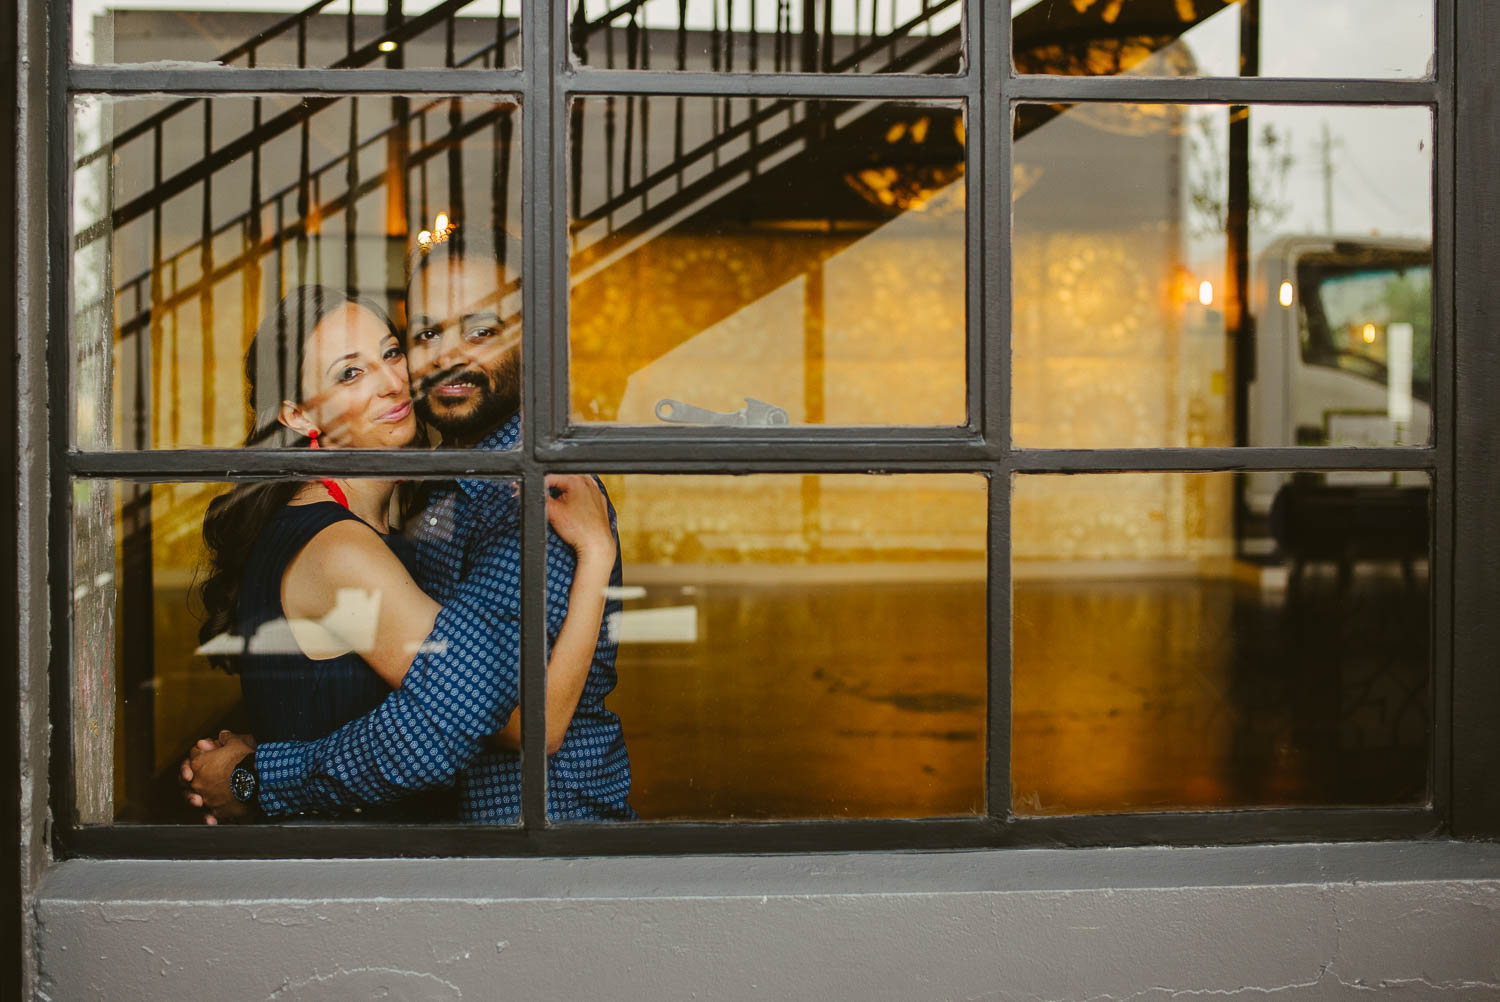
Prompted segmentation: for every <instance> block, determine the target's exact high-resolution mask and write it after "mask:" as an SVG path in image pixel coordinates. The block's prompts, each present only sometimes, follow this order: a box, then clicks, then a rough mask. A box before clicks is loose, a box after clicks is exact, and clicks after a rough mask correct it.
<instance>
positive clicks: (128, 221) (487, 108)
mask: <svg viewBox="0 0 1500 1002" xmlns="http://www.w3.org/2000/svg"><path fill="white" fill-rule="evenodd" d="M75 110H76V116H77V131H78V135H79V140H78V143H77V147H78V149H79V150H80V151H82V152H81V153H80V155H79V158H78V161H77V164H78V166H77V170H76V173H75V175H74V192H75V200H74V230H75V238H74V244H75V250H74V295H73V302H74V311H75V314H74V324H73V329H74V340H73V344H74V358H75V366H76V369H75V375H76V377H77V378H76V379H75V380H74V394H75V398H74V409H73V412H74V419H75V430H74V436H75V441H76V443H77V445H78V446H79V447H80V448H84V449H110V448H114V449H150V448H184V447H196V446H222V447H232V446H237V445H241V444H244V443H246V442H247V440H249V441H250V444H257V445H301V444H305V443H306V441H307V438H306V431H307V427H312V426H315V425H317V424H319V423H320V422H321V423H323V424H324V427H323V430H324V431H325V432H326V431H331V432H332V433H333V434H332V435H331V436H329V437H325V438H324V439H323V440H322V444H323V445H340V444H344V445H348V444H354V443H349V442H343V441H341V440H340V434H339V427H340V426H341V425H342V424H343V423H344V417H345V416H346V415H348V414H349V413H351V412H352V409H357V408H358V407H364V406H369V407H376V406H378V404H379V400H376V401H374V402H373V403H370V402H368V401H367V402H366V404H356V403H355V402H354V401H353V400H352V396H362V395H366V390H367V389H368V382H366V383H361V384H360V385H359V386H358V387H355V389H356V390H357V391H358V392H356V393H354V394H352V395H351V394H350V393H349V392H346V383H347V382H348V380H347V379H345V378H344V375H343V374H342V373H341V372H340V371H338V370H336V369H334V368H331V367H329V366H327V365H322V364H320V365H318V366H316V367H314V366H313V364H312V363H313V362H320V363H321V362H328V361H331V360H332V359H333V358H335V357H339V356H341V355H343V354H345V353H346V350H347V352H352V353H353V355H352V356H351V360H352V361H353V362H355V363H357V368H358V370H359V372H360V373H361V374H364V373H377V374H378V372H380V371H381V370H382V367H390V366H394V365H396V364H397V363H395V362H393V361H392V360H391V359H389V358H386V357H384V356H385V355H386V349H387V347H388V346H386V345H383V344H381V343H379V341H380V340H381V339H380V338H379V337H378V336H377V337H376V342H375V343H372V344H368V345H367V344H354V343H352V342H350V343H348V344H344V342H347V341H349V335H348V330H349V329H352V328H351V325H350V324H340V329H339V331H338V332H330V330H328V329H326V328H324V329H319V324H321V323H323V321H325V320H327V319H328V318H329V313H330V311H333V310H335V307H337V306H338V302H339V301H342V299H344V298H347V297H349V296H352V297H354V298H356V299H358V300H359V301H360V306H361V307H362V309H363V311H364V313H363V314H362V315H364V316H365V317H366V323H379V324H381V325H386V324H387V319H386V318H389V323H390V324H392V325H394V331H395V333H396V335H397V336H398V341H403V342H404V337H405V310H406V307H407V288H406V287H407V278H406V272H407V268H408V263H410V264H411V266H412V268H413V270H414V275H418V276H420V277H421V278H422V279H423V281H424V282H428V283H430V282H432V281H438V279H439V278H442V279H443V281H441V282H440V283H439V284H440V285H441V286H442V289H443V290H444V294H445V296H446V295H447V293H448V292H452V291H454V290H458V291H460V292H462V295H461V296H459V298H460V299H462V300H463V302H462V303H459V302H458V300H457V299H455V300H454V303H453V304H452V305H454V306H455V310H449V309H447V308H446V306H445V307H444V308H442V309H437V310H436V311H435V312H436V313H438V314H442V315H443V316H444V317H447V315H448V314H450V313H455V312H456V313H457V314H463V315H466V316H467V315H469V314H473V313H476V312H485V313H487V314H494V315H495V316H494V319H493V321H492V322H490V323H488V324H487V325H486V329H488V330H492V331H493V332H494V335H495V337H496V338H497V339H505V340H509V341H516V342H518V340H519V318H520V298H521V297H520V288H519V267H520V254H519V252H518V248H519V244H518V243H517V239H516V237H515V236H514V234H515V233H516V232H518V224H519V221H520V163H519V151H518V149H517V143H518V141H519V112H518V110H517V108H516V106H515V105H514V104H511V103H506V102H499V101H490V100H467V99H466V100H457V99H449V98H437V99H428V98H423V99H415V98H403V97H395V98H386V97H370V98H342V99H329V98H313V99H307V100H298V99H295V98H213V99H208V100H198V99H193V100H189V101H187V102H183V103H182V104H181V105H179V104H176V103H170V102H165V101H159V100H124V99H121V100H112V99H105V100H99V99H85V100H80V101H79V102H78V103H77V105H76V106H75ZM480 258H482V259H483V262H484V263H485V265H486V266H488V267H489V269H490V270H489V272H488V277H487V280H486V281H485V282H484V283H477V282H476V280H475V279H474V277H473V276H471V275H468V273H467V272H466V273H465V276H464V280H463V281H460V280H459V276H458V273H457V271H456V270H455V269H456V268H457V267H458V265H459V264H460V263H464V264H473V262H474V261H477V260H479V259H480ZM471 259H472V260H471ZM475 267H477V265H476V266H475ZM470 270H471V271H472V270H474V269H472V268H471V269H470ZM419 284H420V283H419ZM480 284H483V285H484V288H483V289H481V288H480ZM308 287H320V288H321V289H322V290H324V292H323V293H319V294H317V295H316V296H311V297H310V296H309V295H308V294H306V293H299V292H298V290H299V289H302V290H306V289H307V288H308ZM422 287H423V288H425V287H426V286H422ZM418 291H419V292H420V289H419V290H418ZM447 298H452V297H451V296H448V297H447ZM427 312H429V313H431V312H434V311H433V310H429V311H427ZM370 317H374V318H375V319H374V320H371V319H370ZM341 319H342V318H341V317H338V316H335V317H333V318H332V320H330V323H333V322H337V321H340V320H341ZM449 319H451V318H449ZM354 326H357V325H354ZM258 332H259V333H258ZM356 340H357V339H356ZM471 340H472V339H471ZM335 341H337V342H338V344H335V343H334V342H335ZM340 346H342V347H340ZM252 347H255V348H256V352H255V357H254V359H253V364H252V365H250V366H249V368H248V369H247V365H246V362H247V356H248V355H250V353H251V349H252ZM336 347H337V348H339V350H338V351H335V350H334V349H335V348H336ZM517 350H518V349H517ZM361 352H363V354H360V353H361ZM413 363H414V367H416V366H415V363H416V359H415V352H414V357H413ZM399 365H400V366H404V365H405V362H404V361H401V362H400V363H399ZM392 371H394V370H392ZM420 374H421V373H420V372H419V373H417V375H420ZM252 383H253V384H254V385H251V384H252ZM416 388H417V390H418V393H417V394H415V402H416V403H417V404H418V409H419V410H420V409H421V404H422V402H423V400H424V399H425V396H424V394H425V390H424V389H423V387H422V385H420V383H419V384H418V385H417V387H416ZM370 392H373V393H374V395H375V396H376V397H380V396H382V395H383V394H384V391H383V390H375V391H370ZM284 401H289V402H291V403H293V404H298V405H306V407H305V408H304V409H305V410H308V411H309V413H308V414H304V415H303V416H304V417H309V418H310V420H309V421H307V422H304V424H305V425H307V427H299V428H297V429H295V431H296V432H297V434H286V433H284V432H285V429H278V428H276V427H275V426H276V425H277V422H278V418H284V417H285V414H284V413H282V410H281V405H282V403H283V402H284ZM320 404H321V406H322V409H323V410H324V411H330V413H323V414H316V413H312V411H315V410H317V409H318V405H320ZM332 412H336V413H332ZM328 422H332V425H331V426H330V425H329V424H328ZM282 424H285V421H282ZM267 431H270V432H275V434H274V435H267V434H264V432H267ZM359 444H364V445H377V444H379V445H385V446H393V445H399V444H401V443H399V442H395V441H382V442H375V441H368V442H363V443H359Z"/></svg>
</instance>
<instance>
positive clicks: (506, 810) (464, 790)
mask: <svg viewBox="0 0 1500 1002" xmlns="http://www.w3.org/2000/svg"><path fill="white" fill-rule="evenodd" d="M519 440H520V418H519V417H513V418H511V419H510V420H509V421H507V422H506V423H505V424H503V425H502V426H501V427H499V428H497V429H496V430H495V431H493V432H491V433H490V435H489V436H487V437H486V438H485V439H484V441H482V442H481V443H480V444H479V445H478V446H477V447H476V448H480V449H493V450H504V449H513V448H515V447H516V445H517V443H518V442H519ZM614 521H615V513H614V508H613V506H611V507H610V525H611V528H613V526H614ZM412 535H413V538H414V539H415V541H416V544H417V554H418V561H417V563H418V570H419V572H420V574H419V579H418V584H420V585H421V586H422V590H423V591H425V592H427V594H428V595H430V596H432V598H433V599H434V600H435V601H437V602H440V603H441V604H442V607H443V608H442V611H441V612H439V613H438V617H437V621H436V622H435V623H434V624H433V629H432V633H431V634H430V635H429V636H428V638H427V642H426V643H425V644H424V646H423V652H422V653H420V654H418V655H417V657H416V659H415V660H414V661H413V662H412V666H411V668H410V669H409V670H408V671H407V673H406V677H405V679H404V680H403V681H402V683H401V687H400V688H399V689H397V690H395V691H394V692H392V693H391V694H390V695H389V696H387V697H386V699H385V702H384V703H382V704H381V705H380V706H379V707H377V708H376V709H375V710H373V711H371V712H370V713H368V714H366V715H365V716H363V717H361V718H359V719H358V720H354V721H351V722H349V723H348V724H345V725H344V726H343V727H341V728H339V729H338V730H337V731H334V732H333V733H332V734H330V735H328V736H327V737H324V738H320V739H318V740H316V741H307V742H289V741H269V742H266V743H264V744H262V745H260V746H259V747H258V748H257V749H256V753H255V762H256V768H257V771H258V772H259V773H260V804H261V807H262V808H263V809H264V810H265V812H266V814H267V815H269V816H271V817H281V816H286V815H292V814H303V813H318V814H343V813H348V812H349V811H351V810H352V809H354V808H357V807H360V806H362V805H369V804H380V803H388V802H390V801H392V800H395V799H398V798H400V797H403V796H406V795H408V794H411V793H414V792H417V791H420V790H427V789H432V788H436V787H442V786H448V785H452V784H453V783H454V782H457V784H458V790H459V798H460V808H459V810H460V816H461V817H462V819H463V820H465V821H480V822H486V823H490V824H514V823H516V822H517V821H519V820H520V816H521V759H520V755H519V754H518V753H516V752H512V751H505V750H501V751H490V750H485V749H484V748H483V744H482V742H483V740H484V738H485V737H486V736H488V735H490V734H493V733H495V732H496V731H498V730H500V729H501V728H502V727H503V726H504V725H505V722H506V721H507V720H508V719H509V718H510V715H511V713H513V712H515V710H516V707H517V706H518V705H519V702H520V667H519V666H520V650H521V645H520V641H521V632H520V623H521V535H520V504H519V501H518V499H517V498H516V497H515V496H514V494H513V493H512V490H511V484H510V483H509V482H508V481H503V480H477V479H461V480H458V481H456V482H455V483H454V484H450V485H444V486H443V487H442V488H440V489H437V490H435V491H434V492H433V494H432V497H431V498H430V501H429V503H428V505H427V507H426V508H425V509H424V510H423V511H422V512H421V513H420V514H419V515H418V516H417V518H416V520H415V524H414V527H413V530H412ZM616 550H617V551H618V538H617V545H616ZM576 565H577V558H576V556H575V554H574V553H573V550H572V548H571V547H569V546H568V545H567V544H566V543H564V542H563V541H562V539H561V538H560V537H558V536H557V534H556V533H554V532H553V531H552V529H551V527H550V526H549V527H548V530H547V640H548V643H549V644H551V643H552V642H554V641H555V640H556V639H557V635H558V633H559V631H561V629H562V625H563V621H564V619H565V618H566V617H567V609H568V594H569V591H570V590H571V588H572V585H573V571H574V568H575V567H576ZM610 583H611V585H615V586H618V585H619V583H620V561H619V558H618V557H616V561H615V568H614V571H613V572H612V574H611V577H610ZM619 612H620V605H619V601H618V600H617V599H614V598H611V599H609V601H608V602H607V603H606V604H605V616H604V627H603V629H602V630H601V631H600V635H599V641H598V644H597V645H596V646H595V648H594V662H593V664H592V665H591V666H590V668H589V674H588V678H587V680H586V681H585V683H584V688H583V694H582V695H581V696H580V698H579V700H578V707H577V709H576V710H575V711H574V712H573V719H572V722H571V723H570V724H569V726H568V730H567V733H566V735H565V736H564V738H563V743H562V747H561V748H560V749H559V750H558V751H557V753H556V754H554V755H551V756H549V757H548V760H547V814H548V817H549V818H550V819H551V820H554V821H563V820H594V821H597V820H623V819H630V818H634V817H635V812H634V811H633V810H632V809H631V808H630V805H629V804H628V803H627V802H626V797H627V795H628V794H629V792H630V762H629V759H628V757H627V756H626V752H625V739H624V734H623V732H622V730H621V727H620V720H619V718H618V717H616V716H615V715H614V714H613V713H611V712H610V711H609V710H607V709H605V708H604V697H605V696H607V695H608V694H609V693H610V692H611V691H612V690H613V689H614V687H615V681H616V676H615V667H614V666H615V652H616V646H617V645H616V632H617V624H618V622H619Z"/></svg>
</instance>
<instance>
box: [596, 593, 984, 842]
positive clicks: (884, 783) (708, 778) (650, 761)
mask: <svg viewBox="0 0 1500 1002" xmlns="http://www.w3.org/2000/svg"><path fill="white" fill-rule="evenodd" d="M627 580H629V577H628V576H627ZM984 601H985V592H984V586H983V584H982V583H977V582H976V583H969V582H960V583H933V582H923V583H914V584H910V585H904V584H858V583H842V584H836V585H831V584H817V585H810V584H793V583H788V584H755V585H704V586H698V587H696V588H688V589H686V590H685V593H684V589H681V588H674V587H671V586H667V587H665V588H651V589H648V599H647V600H645V601H644V602H639V603H630V607H632V608H642V607H647V606H652V605H682V604H684V603H691V604H692V605H693V606H694V607H695V608H696V609H697V611H698V613H697V614H698V638H699V639H698V642H697V643H692V644H666V643H662V644H626V645H624V646H622V648H621V650H620V656H619V672H620V685H619V688H618V689H616V691H615V693H614V695H613V696H611V697H610V700H609V705H610V706H611V708H613V709H614V710H615V712H617V713H619V714H620V716H621V718H622V719H623V720H624V723H625V740H626V743H627V744H628V746H629V748H630V760H631V767H632V770H633V774H634V784H633V787H632V794H631V802H632V803H633V804H634V805H635V807H636V809H637V810H638V811H639V812H640V813H641V815H642V816H643V817H646V818H708V819H730V818H740V819H744V818H827V817H866V818H870V817H927V816H946V815H972V814H978V813H982V812H983V811H984V731H985V618H984Z"/></svg>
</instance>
